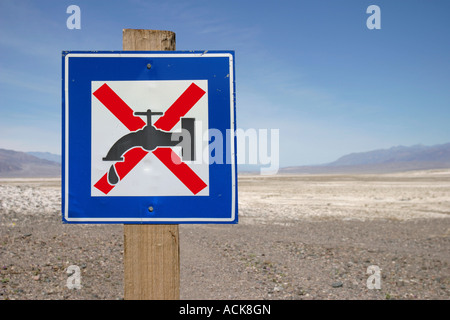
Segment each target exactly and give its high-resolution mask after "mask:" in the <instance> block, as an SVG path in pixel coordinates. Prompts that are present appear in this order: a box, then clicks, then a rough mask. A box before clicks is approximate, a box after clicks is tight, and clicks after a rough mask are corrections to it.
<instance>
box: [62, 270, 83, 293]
mask: <svg viewBox="0 0 450 320" xmlns="http://www.w3.org/2000/svg"><path fill="white" fill-rule="evenodd" d="M67 273H68V274H71V275H70V276H69V277H68V278H67V282H66V286H67V288H69V289H81V270H80V267H79V266H76V265H71V266H69V267H68V268H67Z"/></svg>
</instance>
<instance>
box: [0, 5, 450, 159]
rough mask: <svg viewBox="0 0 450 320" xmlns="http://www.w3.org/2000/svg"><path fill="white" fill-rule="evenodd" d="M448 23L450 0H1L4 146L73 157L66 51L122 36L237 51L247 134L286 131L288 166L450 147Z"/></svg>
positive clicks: (0, 135) (283, 155)
mask: <svg viewBox="0 0 450 320" xmlns="http://www.w3.org/2000/svg"><path fill="white" fill-rule="evenodd" d="M71 4H75V5H78V6H79V7H80V9H81V29H80V30H69V29H67V27H66V20H67V18H68V17H69V14H67V13H66V9H67V7H68V6H69V5H71ZM371 4H375V5H378V6H379V7H380V9H381V29H380V30H369V29H368V28H367V27H366V20H367V18H368V17H369V16H370V15H369V14H367V13H366V9H367V7H368V6H369V5H371ZM449 15H450V2H449V1H447V0H434V1H426V0H420V1H418V0H410V1H400V0H389V1H380V0H371V1H365V0H342V1H335V0H305V1H301V0H296V1H284V0H278V1H255V0H238V1H235V0H230V1H216V0H209V1H194V0H184V1H161V0H160V1H144V0H128V1H127V0H121V1H100V0H90V1H80V0H78V1H77V0H72V1H50V0H45V1H27V0H14V1H10V0H1V1H0V148H7V149H14V150H19V151H49V152H53V153H58V154H60V153H61V51H62V50H121V49H122V29H123V28H136V29H159V30H171V31H174V32H175V33H176V41H177V50H235V51H236V87H237V90H236V91H237V125H238V127H239V128H243V129H248V128H257V129H258V128H269V129H270V128H275V129H280V165H281V166H291V165H308V164H318V163H325V162H331V161H333V160H335V159H336V158H338V157H339V156H342V155H344V154H347V153H350V152H361V151H369V150H373V149H379V148H389V147H391V146H396V145H414V144H419V143H421V144H426V145H432V144H440V143H446V142H450V125H449V119H450V86H449V84H450V83H449V82H450V81H449V75H450V42H449V41H448V34H449V33H450V19H449Z"/></svg>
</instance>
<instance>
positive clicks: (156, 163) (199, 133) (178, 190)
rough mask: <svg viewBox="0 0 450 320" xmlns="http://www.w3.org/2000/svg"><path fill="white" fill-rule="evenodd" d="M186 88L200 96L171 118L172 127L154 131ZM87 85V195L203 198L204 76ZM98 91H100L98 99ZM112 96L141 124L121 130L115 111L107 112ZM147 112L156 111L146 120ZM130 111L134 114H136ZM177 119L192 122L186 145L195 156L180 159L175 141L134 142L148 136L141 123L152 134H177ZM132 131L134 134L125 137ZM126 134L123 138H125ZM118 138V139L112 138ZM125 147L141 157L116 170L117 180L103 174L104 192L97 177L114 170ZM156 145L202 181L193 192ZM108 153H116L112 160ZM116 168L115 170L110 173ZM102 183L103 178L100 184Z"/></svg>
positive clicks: (205, 179)
mask: <svg viewBox="0 0 450 320" xmlns="http://www.w3.org/2000/svg"><path fill="white" fill-rule="evenodd" d="M190 86H194V87H195V88H196V90H200V91H201V97H200V98H199V99H198V100H195V101H194V102H192V106H191V107H190V109H188V110H187V112H186V113H184V112H182V116H181V117H179V121H176V122H175V121H174V122H173V123H174V125H173V126H170V127H171V129H167V126H166V129H165V130H162V129H159V128H158V126H157V124H155V123H156V122H157V121H158V119H159V118H160V117H163V115H164V116H165V115H166V114H167V110H168V109H169V108H171V107H172V109H173V108H176V106H175V105H174V102H176V101H177V100H178V99H179V98H180V97H181V96H182V95H183V93H185V92H187V89H188V88H189V87H190ZM91 87H92V95H91V98H92V104H91V108H92V109H91V116H92V117H91V119H92V121H91V130H92V131H91V142H92V145H91V146H92V147H91V196H93V197H102V196H108V197H110V196H209V163H208V161H204V160H203V150H207V148H208V133H207V132H208V81H207V80H170V81H92V82H91ZM106 87H108V91H105V90H103V89H104V88H106ZM102 90H103V91H102ZM202 90H203V91H204V92H203V91H202ZM100 91H102V92H101V94H102V95H101V97H100V94H99V92H100ZM188 95H189V94H188ZM99 97H100V98H99ZM117 97H120V99H121V100H122V101H123V102H124V103H125V104H124V106H125V107H126V106H128V107H129V108H130V109H131V110H132V113H131V111H130V113H129V114H128V117H130V115H131V114H132V115H131V117H134V118H140V119H141V120H139V119H132V120H137V121H138V122H139V121H140V122H142V124H143V126H142V127H139V128H135V129H136V130H135V129H132V130H130V128H129V127H128V128H127V126H126V125H124V119H120V118H121V116H120V115H118V114H115V113H114V110H113V109H114V108H115V107H114V103H116V102H117V101H116V102H114V101H113V102H110V101H109V100H108V99H112V100H114V99H117ZM147 110H151V112H152V113H157V114H156V115H151V116H150V118H151V122H152V123H151V124H149V123H148V117H147V115H145V113H146V112H147ZM185 111H186V110H185ZM136 113H140V114H139V115H136ZM183 119H189V121H191V123H194V126H193V128H194V129H192V126H191V127H190V128H191V131H192V130H194V135H193V136H194V138H193V140H194V141H193V143H191V145H192V146H193V154H194V155H195V156H193V157H192V158H191V159H189V160H186V159H185V158H183V156H182V148H183V147H181V146H180V145H174V144H172V145H170V143H166V142H159V144H158V146H157V147H156V149H154V148H149V149H146V148H145V147H143V146H142V145H139V141H141V140H142V139H146V138H142V137H143V136H144V135H147V136H149V135H148V134H147V132H144V131H145V130H143V129H144V127H150V126H153V128H155V130H156V131H158V134H161V132H166V133H170V134H171V133H182V121H183ZM152 130H153V129H152ZM183 131H186V130H183ZM132 133H134V135H130V134H132ZM127 135H128V136H127ZM126 136H127V138H125V137H126ZM137 136H139V138H137ZM154 136H156V133H155V131H152V135H151V137H152V138H151V139H153V137H154ZM128 137H129V138H128ZM120 139H121V141H120V142H118V141H119V140H120ZM158 139H160V140H158V141H162V140H161V138H158ZM183 140H184V138H183ZM123 141H125V142H126V143H125V145H126V146H125V147H123V145H124V144H123V143H122V142H123ZM164 141H166V140H164ZM130 146H133V150H135V151H136V150H137V151H139V152H140V153H141V154H142V153H143V154H144V156H143V158H142V160H140V161H137V163H136V165H135V166H134V167H133V168H132V169H131V170H129V172H127V174H126V175H125V176H124V175H123V174H122V176H121V173H120V172H119V173H118V176H119V177H120V179H119V181H118V182H116V183H112V182H111V181H112V180H114V179H112V178H111V177H110V176H108V179H109V180H108V181H109V184H110V185H111V188H106V190H107V194H106V193H105V192H106V191H105V189H104V188H103V189H102V188H98V187H97V186H98V184H99V183H100V181H102V178H103V180H105V175H108V174H111V173H110V171H111V166H114V165H116V168H118V165H120V163H121V162H122V163H124V159H122V160H119V157H120V156H122V158H126V157H127V156H126V155H127V152H129V151H130V150H131V149H130ZM161 148H164V149H165V150H166V151H168V152H169V153H170V152H173V153H175V154H176V156H175V157H176V158H178V159H180V160H181V161H182V162H183V163H184V164H183V166H185V167H186V166H187V167H189V168H185V169H186V170H188V171H189V172H190V174H192V175H194V176H195V179H197V180H198V181H200V183H202V182H203V185H202V186H201V187H200V188H198V189H197V190H200V191H195V192H193V191H192V189H190V188H189V187H188V186H187V185H186V183H185V182H187V181H186V179H187V178H185V181H184V182H183V181H182V180H183V179H181V178H180V177H179V176H177V175H176V174H174V172H172V171H171V169H170V166H168V165H167V163H163V162H162V160H161V158H160V157H158V156H157V152H156V151H155V150H158V149H161ZM138 149H140V150H138ZM170 150H172V151H170ZM113 151H114V152H113ZM159 151H161V150H159ZM146 152H147V153H146ZM111 154H115V155H116V157H115V158H114V157H113V156H111ZM124 155H125V157H124ZM129 157H131V156H129ZM105 158H106V159H105ZM172 158H173V156H172ZM127 160H129V159H127ZM189 169H190V170H189ZM118 170H119V169H116V171H118ZM112 175H114V174H112ZM113 182H115V181H113ZM105 184H106V183H105V182H103V185H105ZM96 185H97V186H96ZM102 190H103V191H102Z"/></svg>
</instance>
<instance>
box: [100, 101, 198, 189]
mask: <svg viewBox="0 0 450 320" xmlns="http://www.w3.org/2000/svg"><path fill="white" fill-rule="evenodd" d="M134 115H136V116H147V124H146V126H145V127H143V128H142V129H140V130H137V131H134V132H130V133H128V134H126V135H124V136H123V137H122V138H120V139H119V140H117V141H116V143H114V144H113V146H112V147H111V149H109V151H108V153H107V154H106V157H104V158H103V161H123V160H124V159H123V155H124V154H125V153H126V152H127V151H128V150H130V149H132V148H135V147H141V148H143V149H144V150H147V151H153V150H155V149H156V148H158V147H173V146H177V145H179V146H181V155H182V159H183V161H195V130H194V129H195V119H194V118H181V128H182V132H181V133H178V132H173V133H172V132H165V131H162V130H158V129H156V128H155V127H154V126H153V125H152V116H153V115H163V112H152V111H151V110H150V109H148V110H147V111H145V112H134ZM108 182H109V183H110V184H117V182H119V177H118V176H117V173H116V172H115V168H114V165H112V166H111V168H110V170H109V172H108Z"/></svg>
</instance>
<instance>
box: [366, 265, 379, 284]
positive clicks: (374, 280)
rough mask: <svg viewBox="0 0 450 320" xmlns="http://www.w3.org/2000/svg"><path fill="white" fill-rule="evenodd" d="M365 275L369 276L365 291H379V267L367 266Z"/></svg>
mask: <svg viewBox="0 0 450 320" xmlns="http://www.w3.org/2000/svg"><path fill="white" fill-rule="evenodd" d="M366 273H367V274H370V276H369V277H368V278H367V283H366V284H367V289H370V290H373V289H378V290H379V289H381V270H380V267H379V266H369V267H368V268H367V272H366Z"/></svg>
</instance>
